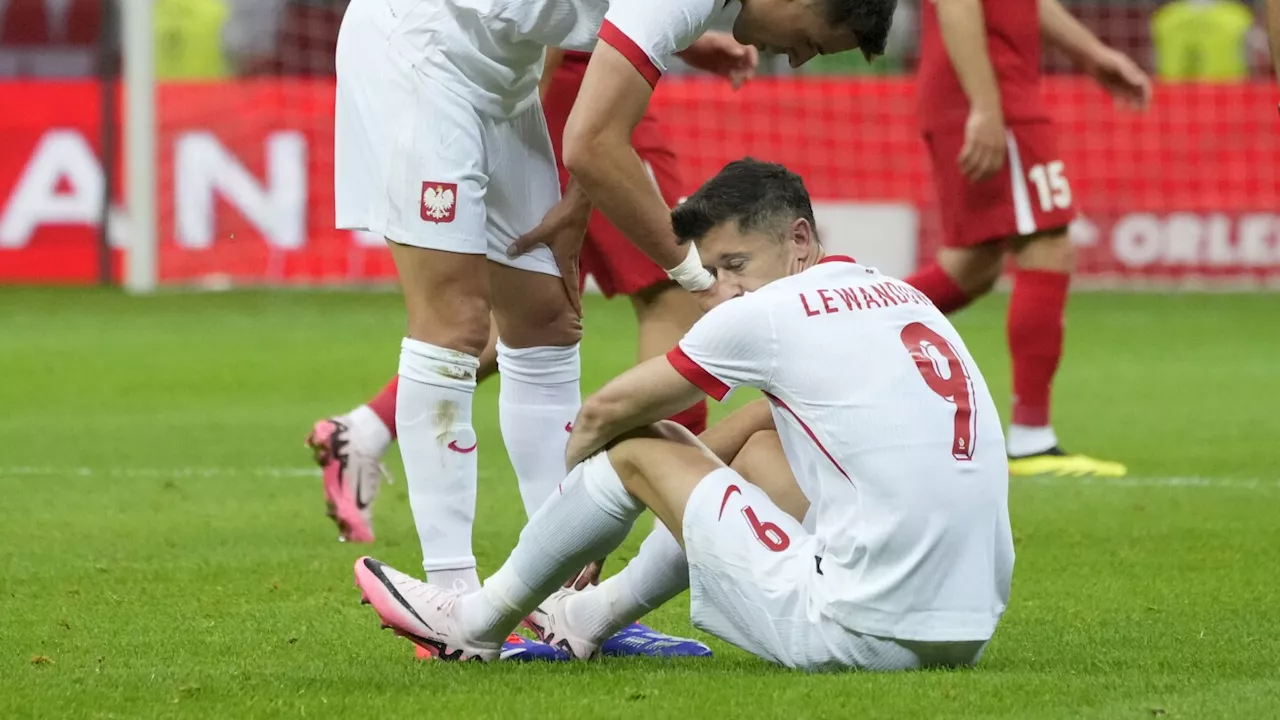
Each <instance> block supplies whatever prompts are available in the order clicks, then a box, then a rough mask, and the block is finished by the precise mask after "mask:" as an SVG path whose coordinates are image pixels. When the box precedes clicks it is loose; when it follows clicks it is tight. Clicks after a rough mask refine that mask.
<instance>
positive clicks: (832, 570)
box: [668, 257, 1013, 641]
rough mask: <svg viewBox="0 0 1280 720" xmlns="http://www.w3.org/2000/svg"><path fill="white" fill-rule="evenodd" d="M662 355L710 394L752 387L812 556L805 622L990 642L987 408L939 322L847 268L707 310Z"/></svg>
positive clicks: (999, 606)
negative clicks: (764, 399) (769, 412)
mask: <svg viewBox="0 0 1280 720" xmlns="http://www.w3.org/2000/svg"><path fill="white" fill-rule="evenodd" d="M668 357H669V358H670V359H671V362H672V365H673V366H675V367H676V369H677V370H678V371H680V372H681V373H682V374H683V375H684V376H685V377H686V378H688V379H690V380H691V381H693V382H694V383H695V384H697V385H698V386H699V387H701V388H702V389H703V390H705V391H707V392H708V394H710V395H711V396H713V397H715V398H717V399H723V398H724V397H725V396H726V395H727V394H728V393H729V392H730V391H731V390H732V389H733V388H735V387H738V386H750V387H756V388H759V389H760V390H762V391H764V392H765V394H766V395H767V396H768V397H769V399H770V401H771V403H772V406H773V416H774V420H775V422H776V425H777V428H778V433H779V435H780V436H781V439H782V445H783V449H784V451H785V452H786V455H787V460H788V463H789V464H790V466H791V468H792V470H793V471H794V473H795V476H796V479H797V481H798V482H799V483H800V486H801V489H803V490H804V492H805V495H806V496H807V497H808V498H809V500H810V502H811V503H812V509H811V511H810V513H811V521H812V531H813V532H814V534H815V535H816V536H817V537H818V539H819V543H820V547H821V548H822V551H821V555H820V560H819V568H820V571H821V578H820V580H819V582H818V584H817V589H816V591H815V592H816V594H815V598H814V604H813V607H812V608H811V609H812V611H813V612H815V613H822V614H826V615H828V616H830V617H831V618H832V619H834V620H836V621H837V622H839V623H840V624H841V625H843V626H845V627H847V628H849V629H851V630H855V631H858V632H862V633H867V634H872V635H879V636H884V637H891V638H899V639H907V640H932V641H946V640H979V639H986V638H989V637H991V634H992V633H993V632H994V630H995V626H996V623H997V621H998V620H999V617H1000V615H1001V613H1003V611H1004V608H1005V605H1006V603H1007V602H1008V597H1009V583H1010V578H1011V576H1012V572H1013V542H1012V535H1011V533H1010V529H1009V518H1008V466H1007V460H1006V457H1005V448H1004V437H1003V433H1002V431H1001V424H1000V419H999V416H998V415H997V412H996V407H995V404H994V403H993V401H992V399H991V395H990V392H989V391H988V390H987V385H986V382H985V381H984V380H983V377H982V374H981V373H980V372H979V371H978V367H977V365H976V364H975V363H974V361H973V358H972V357H971V356H970V355H969V351H968V350H967V349H966V348H965V345H964V342H963V341H962V340H961V339H960V336H959V334H957V333H956V331H955V329H954V328H953V327H952V326H951V323H949V322H948V321H947V319H946V318H945V317H944V316H943V315H942V313H941V312H939V311H938V309H937V308H936V307H934V306H933V304H932V303H931V302H929V300H928V299H927V298H926V297H925V296H924V295H923V294H921V293H920V292H919V291H917V290H915V289H914V288H912V287H911V286H909V285H907V284H906V283H903V282H901V281H899V280H895V279H892V278H889V277H886V276H884V275H881V274H880V273H879V272H878V271H876V270H875V269H873V268H869V267H865V266H862V265H858V264H856V263H855V262H854V261H853V260H852V259H849V258H844V257H829V258H826V259H824V260H823V261H822V262H821V263H819V264H818V265H817V266H815V267H813V268H811V269H809V270H807V271H805V272H803V273H800V274H798V275H794V276H791V277H788V278H784V279H782V280H778V281H776V282H773V283H771V284H769V285H767V286H766V287H764V288H763V289H761V290H760V291H759V292H755V293H751V294H749V295H746V296H744V297H741V298H737V299H734V300H730V301H729V302H726V303H724V304H722V305H721V306H719V307H717V308H716V309H714V310H712V311H711V312H710V313H708V314H707V315H706V316H705V317H704V318H703V319H702V320H700V321H699V322H698V323H697V324H696V325H695V326H694V327H693V329H692V330H690V332H689V333H688V335H686V336H685V338H684V340H682V341H681V343H680V345H679V347H678V348H676V349H675V350H673V351H672V352H671V353H670V354H669V355H668Z"/></svg>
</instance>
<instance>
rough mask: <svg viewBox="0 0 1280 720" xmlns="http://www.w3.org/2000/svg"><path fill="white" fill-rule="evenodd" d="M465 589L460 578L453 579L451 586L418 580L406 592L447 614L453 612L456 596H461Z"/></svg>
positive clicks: (465, 586)
mask: <svg viewBox="0 0 1280 720" xmlns="http://www.w3.org/2000/svg"><path fill="white" fill-rule="evenodd" d="M466 590H467V584H466V583H465V582H463V581H461V580H454V581H453V587H452V588H444V587H441V586H439V585H432V584H430V583H425V582H419V583H415V584H414V586H413V587H411V588H409V590H408V592H409V594H410V595H412V596H413V597H414V598H415V599H420V600H422V601H423V602H425V603H428V604H432V605H434V607H435V609H436V610H437V611H439V612H442V613H445V614H447V615H449V614H452V613H453V606H454V605H455V604H456V603H457V602H458V598H460V597H462V595H463V593H465V592H466Z"/></svg>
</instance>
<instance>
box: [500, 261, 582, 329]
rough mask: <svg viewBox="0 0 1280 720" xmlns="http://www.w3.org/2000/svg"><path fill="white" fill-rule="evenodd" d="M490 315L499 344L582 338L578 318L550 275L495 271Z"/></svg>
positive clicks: (567, 297) (566, 295) (580, 321)
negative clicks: (492, 316) (495, 325)
mask: <svg viewBox="0 0 1280 720" xmlns="http://www.w3.org/2000/svg"><path fill="white" fill-rule="evenodd" d="M493 315H494V319H495V320H497V322H498V335H499V336H500V337H501V338H502V344H503V345H506V346H507V347H510V348H530V347H548V346H554V347H564V346H567V345H576V344H577V343H579V342H580V341H581V340H582V318H581V317H580V316H579V315H578V313H577V311H576V310H574V309H573V305H571V304H570V302H569V296H568V294H567V293H566V292H565V288H564V284H563V281H562V280H561V279H560V278H558V277H554V276H552V275H543V274H541V273H533V272H523V271H513V270H510V269H508V268H504V269H503V270H501V271H499V272H497V273H495V280H494V283H493Z"/></svg>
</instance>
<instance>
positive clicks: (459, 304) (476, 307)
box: [406, 295, 489, 357]
mask: <svg viewBox="0 0 1280 720" xmlns="http://www.w3.org/2000/svg"><path fill="white" fill-rule="evenodd" d="M406 300H408V298H407V297H406ZM406 309H407V310H408V315H409V319H408V335H409V337H411V338H413V339H414V340H421V341H423V342H426V343H430V344H432V345H436V346H439V347H444V348H449V349H450V350H457V351H459V352H464V353H467V354H469V355H475V356H477V357H478V356H479V355H480V354H481V353H482V352H483V351H484V348H485V346H486V345H487V344H488V342H489V303H488V301H487V300H486V299H485V298H484V297H478V296H475V295H463V296H460V297H455V298H452V299H451V300H450V301H449V302H448V303H439V302H422V303H416V304H415V303H410V302H406Z"/></svg>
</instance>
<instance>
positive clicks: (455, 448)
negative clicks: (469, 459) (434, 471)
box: [449, 440, 480, 455]
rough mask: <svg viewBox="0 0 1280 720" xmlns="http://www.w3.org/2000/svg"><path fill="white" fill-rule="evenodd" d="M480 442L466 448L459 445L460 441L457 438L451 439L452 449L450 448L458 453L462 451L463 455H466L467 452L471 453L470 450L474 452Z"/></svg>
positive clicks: (450, 447)
mask: <svg viewBox="0 0 1280 720" xmlns="http://www.w3.org/2000/svg"><path fill="white" fill-rule="evenodd" d="M479 444H480V443H478V442H477V443H472V444H471V447H469V448H464V447H458V441H457V440H450V441H449V449H450V450H452V451H454V452H456V453H462V454H463V455H466V454H467V453H469V452H474V451H475V449H476V446H477V445H479Z"/></svg>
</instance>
